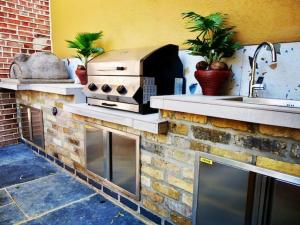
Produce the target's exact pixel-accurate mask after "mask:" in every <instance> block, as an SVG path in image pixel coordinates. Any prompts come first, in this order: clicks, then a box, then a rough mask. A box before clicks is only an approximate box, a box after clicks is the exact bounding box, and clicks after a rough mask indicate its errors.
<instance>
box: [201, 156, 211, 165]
mask: <svg viewBox="0 0 300 225" xmlns="http://www.w3.org/2000/svg"><path fill="white" fill-rule="evenodd" d="M200 162H203V163H206V164H209V165H212V164H213V161H212V160H210V159H207V158H203V157H200Z"/></svg>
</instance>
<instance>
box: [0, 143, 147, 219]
mask: <svg viewBox="0 0 300 225" xmlns="http://www.w3.org/2000/svg"><path fill="white" fill-rule="evenodd" d="M0 224H1V225H9V224H26V225H44V224H45V225H46V224H47V225H52V224H53V225H58V224H65V225H68V224H70V225H96V224H97V225H98V224H99V225H106V224H117V225H141V224H144V223H142V222H141V221H139V220H138V219H137V218H135V217H134V216H132V215H131V214H129V213H128V212H126V211H124V210H123V209H122V208H120V207H119V206H117V205H115V204H113V203H112V202H110V201H109V200H107V199H105V198H104V197H103V196H101V195H100V194H98V193H97V192H95V191H94V190H93V189H91V188H90V187H88V186H87V185H84V184H82V183H81V182H79V181H78V180H77V179H75V178H74V177H72V176H71V175H69V174H67V173H66V172H64V171H62V170H61V169H60V168H59V167H57V166H55V165H52V164H51V163H49V162H48V161H47V160H45V159H43V158H42V157H40V156H37V155H35V154H34V153H33V152H32V151H31V150H30V149H28V148H27V146H26V145H24V144H18V145H14V146H8V147H2V148H0Z"/></svg>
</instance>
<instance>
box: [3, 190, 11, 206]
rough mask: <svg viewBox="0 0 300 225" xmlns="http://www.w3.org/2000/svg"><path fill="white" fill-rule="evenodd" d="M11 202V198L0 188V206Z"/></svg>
mask: <svg viewBox="0 0 300 225" xmlns="http://www.w3.org/2000/svg"><path fill="white" fill-rule="evenodd" d="M11 202H12V199H11V198H10V197H9V196H8V194H7V192H6V191H5V190H0V207H1V206H4V205H7V204H9V203H11Z"/></svg>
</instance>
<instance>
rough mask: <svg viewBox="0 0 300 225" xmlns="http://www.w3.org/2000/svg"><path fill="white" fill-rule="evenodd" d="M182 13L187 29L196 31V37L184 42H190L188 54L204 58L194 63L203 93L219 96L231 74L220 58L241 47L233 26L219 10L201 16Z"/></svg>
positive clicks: (196, 76)
mask: <svg viewBox="0 0 300 225" xmlns="http://www.w3.org/2000/svg"><path fill="white" fill-rule="evenodd" d="M182 15H183V18H184V19H188V23H189V24H191V26H190V27H188V29H189V30H190V31H191V32H197V36H196V38H195V39H189V40H187V41H186V42H185V44H187V45H189V48H188V50H190V54H192V55H199V56H202V57H203V58H204V61H200V62H198V63H197V65H196V69H197V70H196V71H195V78H196V79H197V81H198V82H199V84H200V86H201V88H202V92H203V94H204V95H222V91H223V87H224V84H225V83H226V81H227V80H228V78H229V77H231V76H232V72H231V69H229V68H228V65H227V64H226V63H225V62H223V61H222V59H223V58H227V57H231V56H232V55H233V54H234V53H235V51H236V50H237V49H239V48H241V45H240V44H239V43H238V42H235V41H234V35H235V31H234V28H235V27H234V26H229V27H227V26H226V15H225V14H221V13H218V12H217V13H213V14H210V15H208V16H201V15H199V14H197V13H195V12H187V13H183V14H182Z"/></svg>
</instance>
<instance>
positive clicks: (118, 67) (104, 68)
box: [97, 66, 126, 71]
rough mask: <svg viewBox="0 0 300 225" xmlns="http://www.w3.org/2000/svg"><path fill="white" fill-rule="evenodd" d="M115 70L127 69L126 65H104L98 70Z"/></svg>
mask: <svg viewBox="0 0 300 225" xmlns="http://www.w3.org/2000/svg"><path fill="white" fill-rule="evenodd" d="M115 70H119V71H123V70H126V67H125V66H116V67H102V68H101V69H98V70H97V71H115Z"/></svg>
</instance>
